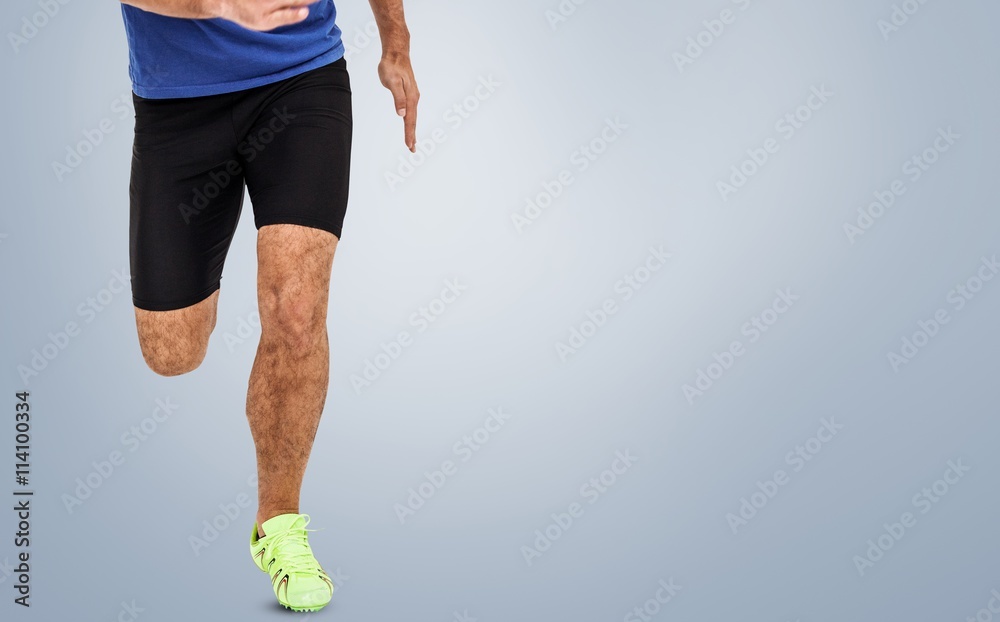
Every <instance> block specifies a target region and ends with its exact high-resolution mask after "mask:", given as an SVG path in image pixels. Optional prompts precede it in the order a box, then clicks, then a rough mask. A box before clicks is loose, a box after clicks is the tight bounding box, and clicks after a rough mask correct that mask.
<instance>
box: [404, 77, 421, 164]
mask: <svg viewBox="0 0 1000 622" xmlns="http://www.w3.org/2000/svg"><path fill="white" fill-rule="evenodd" d="M419 98H420V94H419V92H418V91H417V85H416V84H413V83H410V84H408V85H407V88H406V117H405V119H404V120H403V126H404V127H405V128H406V129H405V135H406V146H407V147H409V148H410V151H414V152H415V151H416V149H417V101H418V100H419Z"/></svg>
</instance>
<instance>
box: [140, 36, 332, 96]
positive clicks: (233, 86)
mask: <svg viewBox="0 0 1000 622" xmlns="http://www.w3.org/2000/svg"><path fill="white" fill-rule="evenodd" d="M345 52H346V50H345V46H344V42H343V41H340V42H339V43H338V44H337V46H336V47H334V48H333V49H331V50H330V51H329V52H326V53H324V54H321V55H319V56H317V57H316V58H314V59H312V60H311V61H309V62H306V63H302V64H301V65H296V66H295V67H292V68H291V69H285V70H284V71H279V72H278V73H272V74H269V75H266V76H261V77H259V78H250V79H249V80H239V81H237V82H225V83H221V84H200V85H196V86H153V87H146V86H141V85H139V84H135V83H133V84H132V91H133V92H134V93H135V94H136V95H138V96H139V97H142V98H143V99H180V98H183V97H207V96H209V95H222V94H224V93H236V92H238V91H245V90H247V89H252V88H255V87H258V86H265V85H268V84H274V83H275V82H280V81H282V80H287V79H288V78H294V77H295V76H297V75H299V74H303V73H305V72H307V71H311V70H313V69H318V68H319V67H322V66H324V65H328V64H330V63H334V62H336V61H338V60H340V59H341V58H343V57H344V54H345Z"/></svg>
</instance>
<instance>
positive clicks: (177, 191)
mask: <svg viewBox="0 0 1000 622" xmlns="http://www.w3.org/2000/svg"><path fill="white" fill-rule="evenodd" d="M132 99H133V101H134V103H135V141H134V144H133V149H132V173H131V183H130V186H129V199H130V221H129V258H130V267H131V272H132V301H133V303H134V304H135V306H137V307H139V308H141V309H147V310H150V311H169V310H173V309H180V308H183V307H187V306H190V305H193V304H195V303H197V302H200V301H202V300H204V299H205V298H207V297H208V296H209V295H211V294H212V293H213V292H215V291H216V290H217V289H219V285H220V280H221V278H222V267H223V263H224V262H225V259H226V253H227V252H228V251H229V245H230V243H231V242H232V239H233V234H234V233H235V231H236V224H237V222H238V220H239V217H240V212H241V211H242V207H243V195H244V191H245V188H244V185H245V187H246V188H248V189H249V191H250V192H249V194H250V201H251V204H252V205H253V214H254V225H255V226H256V227H257V229H260V228H261V227H263V226H265V225H272V224H279V223H284V224H296V225H304V226H308V227H314V228H318V229H323V230H325V231H329V232H330V233H332V234H333V235H335V236H337V238H340V234H341V228H342V227H343V223H344V216H345V213H346V211H347V195H348V181H349V177H350V164H351V136H352V129H353V117H352V111H351V85H350V79H349V77H348V73H347V61H346V60H344V59H343V58H341V59H340V60H338V61H335V62H333V63H330V64H329V65H325V66H323V67H319V68H317V69H313V70H312V71H307V72H305V73H302V74H299V75H297V76H293V77H291V78H288V79H286V80H282V81H280V82H275V83H273V84H267V85H264V86H259V87H255V88H252V89H247V90H243V91H238V92H235V93H224V94H221V95H210V96H205V97H187V98H179V99H144V98H142V97H139V96H138V95H135V94H134V93H133V95H132Z"/></svg>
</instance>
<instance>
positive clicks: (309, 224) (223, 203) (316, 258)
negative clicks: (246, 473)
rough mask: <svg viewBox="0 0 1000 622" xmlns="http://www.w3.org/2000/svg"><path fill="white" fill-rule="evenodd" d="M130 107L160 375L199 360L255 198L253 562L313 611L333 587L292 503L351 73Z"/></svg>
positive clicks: (323, 306) (324, 296) (313, 385)
mask: <svg viewBox="0 0 1000 622" xmlns="http://www.w3.org/2000/svg"><path fill="white" fill-rule="evenodd" d="M134 103H135V108H136V125H135V143H134V147H133V158H132V176H131V185H130V198H131V207H130V264H131V273H132V295H133V302H134V304H135V314H136V325H137V328H138V332H139V343H140V347H141V349H142V354H143V357H144V359H145V361H146V363H147V364H148V365H149V367H150V368H152V369H153V370H154V371H156V372H157V373H159V374H161V375H164V376H175V375H179V374H183V373H187V372H189V371H192V370H194V369H195V368H197V367H198V366H199V365H200V364H201V362H202V360H203V359H204V357H205V354H206V351H207V348H208V341H209V337H210V335H211V333H212V330H213V329H214V327H215V323H216V309H217V304H218V296H219V290H220V280H221V277H222V269H223V264H224V262H225V258H226V254H227V252H228V250H229V246H230V243H231V242H232V239H233V234H234V232H235V230H236V226H237V223H238V220H239V217H240V213H241V211H242V207H243V196H244V191H245V187H246V188H248V189H249V193H250V200H251V203H252V205H253V212H254V224H255V226H256V228H257V230H258V236H257V293H258V305H259V312H260V318H261V336H260V343H259V345H258V348H257V356H256V359H255V360H254V364H253V369H252V372H251V375H250V382H249V390H248V392H247V418H248V420H249V423H250V429H251V432H252V434H253V438H254V444H255V447H256V454H257V471H258V501H259V504H258V511H257V524H256V525H255V526H254V530H253V534H252V536H251V553H252V555H253V556H254V561H255V563H257V565H258V567H260V568H261V569H262V570H264V571H267V572H268V574H270V575H272V587H273V589H274V592H275V594H276V596H277V597H278V600H279V602H281V603H282V604H284V605H285V606H288V607H291V608H293V609H299V610H315V609H317V608H319V607H322V606H324V605H325V604H326V603H327V602H328V601H329V597H330V595H331V594H332V591H333V585H332V583H331V582H330V581H329V578H328V577H327V576H326V575H325V574H324V573H323V572H322V569H321V568H320V567H319V565H318V564H317V563H315V558H313V557H312V554H311V551H310V550H309V547H308V542H307V540H306V530H305V524H306V523H307V522H308V517H307V516H305V515H300V514H299V492H300V489H301V486H302V480H303V476H304V473H305V469H306V464H307V462H308V460H309V454H310V452H311V449H312V444H313V439H314V438H315V435H316V430H317V428H318V425H319V421H320V416H321V414H322V410H323V406H324V403H325V401H326V393H327V386H328V384H329V342H328V336H327V331H326V314H327V303H328V299H329V286H330V272H331V268H332V263H333V257H334V253H335V251H336V247H337V243H338V242H339V240H340V236H341V229H342V226H343V220H344V216H345V213H346V209H347V196H348V181H349V172H350V151H351V137H352V110H351V90H350V80H349V77H348V73H347V66H346V61H345V60H344V59H341V60H338V61H336V62H334V63H331V64H329V65H326V66H324V67H320V68H318V69H314V70H312V71H308V72H305V73H302V74H299V75H298V76H295V77H292V78H288V79H286V80H282V81H280V82H276V83H273V84H269V85H265V86H260V87H256V88H253V89H248V90H244V91H239V92H235V93H226V94H222V95H212V96H207V97H196V98H183V99H166V100H151V99H143V98H140V97H138V96H134ZM244 186H245V187H244ZM269 532H273V533H269ZM328 586H329V587H328Z"/></svg>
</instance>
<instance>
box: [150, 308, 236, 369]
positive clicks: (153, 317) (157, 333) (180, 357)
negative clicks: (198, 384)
mask: <svg viewBox="0 0 1000 622" xmlns="http://www.w3.org/2000/svg"><path fill="white" fill-rule="evenodd" d="M218 304H219V291H218V290H216V291H215V292H213V293H212V295H211V296H209V297H208V298H206V299H205V300H202V301H201V302H199V303H197V304H194V305H191V306H190V307H185V308H183V309H177V310H176V311H146V310H145V309H140V308H138V307H136V309H135V325H136V329H137V330H138V332H139V347H140V348H141V349H142V357H143V358H144V359H145V360H146V364H147V365H149V368H150V369H152V370H153V371H155V372H156V373H158V374H160V375H161V376H179V375H181V374H186V373H188V372H189V371H193V370H195V369H197V367H198V366H199V365H201V362H202V361H203V360H204V359H205V352H206V351H207V350H208V338H209V337H210V336H211V335H212V330H213V329H214V328H215V318H216V309H217V308H218Z"/></svg>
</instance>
